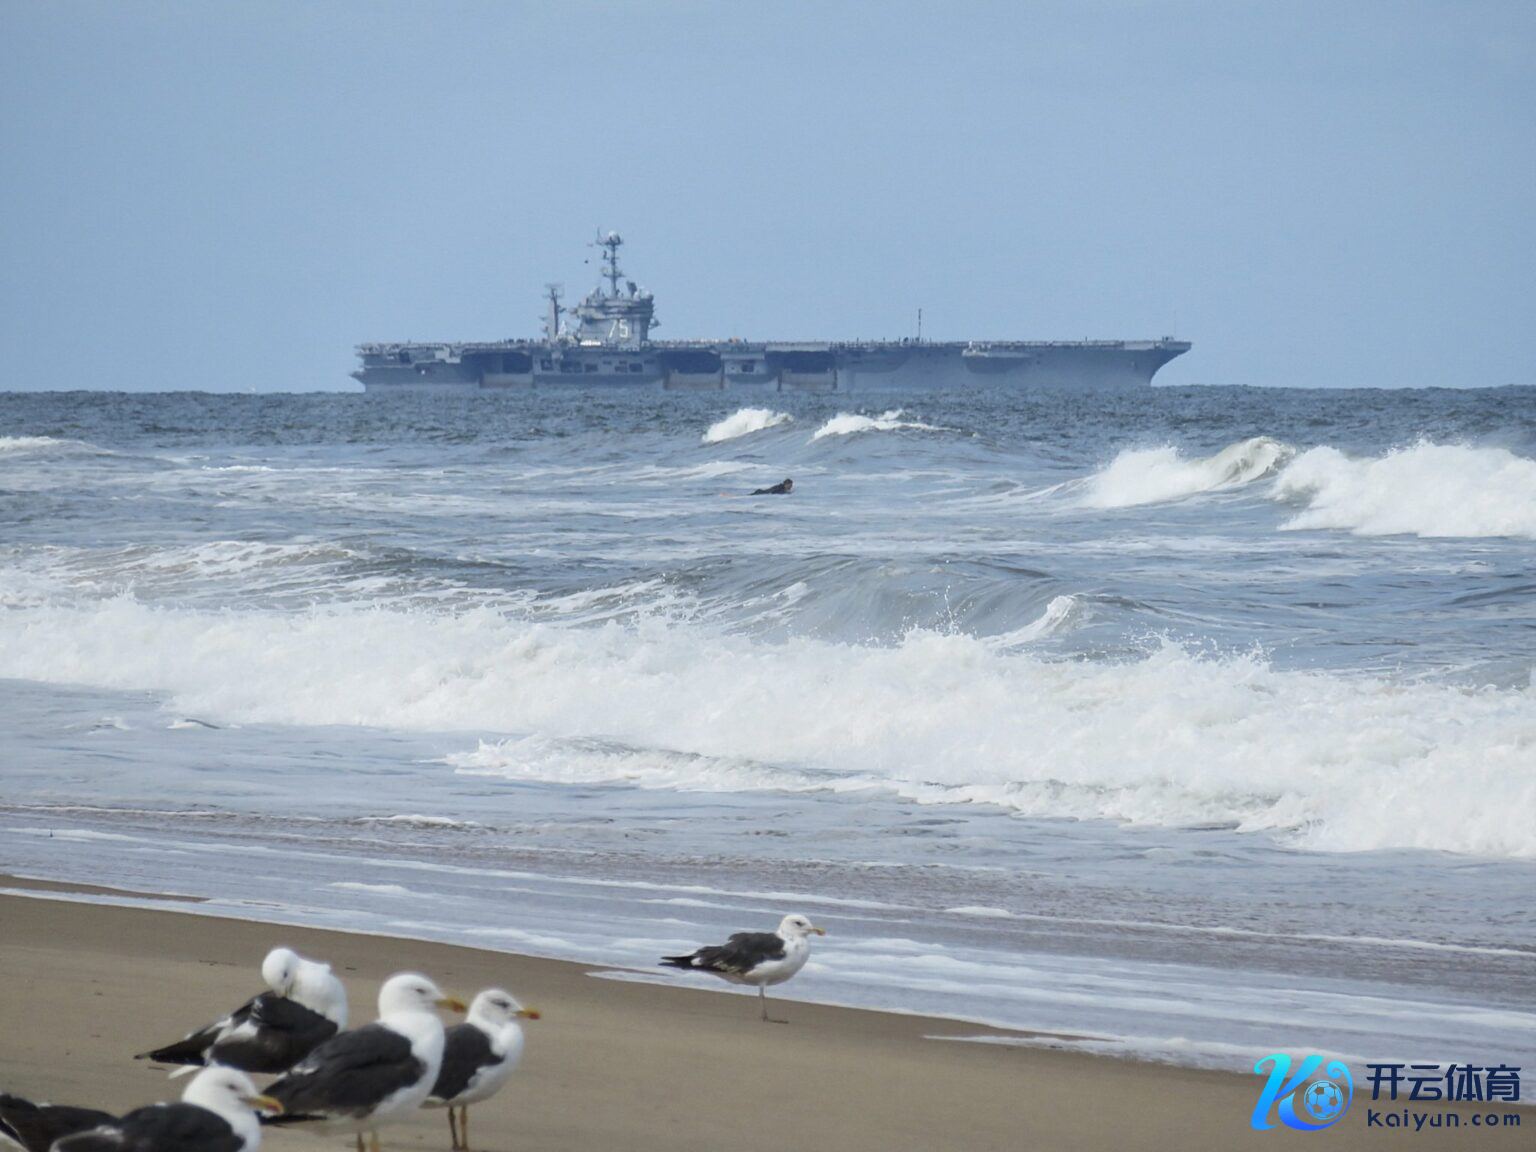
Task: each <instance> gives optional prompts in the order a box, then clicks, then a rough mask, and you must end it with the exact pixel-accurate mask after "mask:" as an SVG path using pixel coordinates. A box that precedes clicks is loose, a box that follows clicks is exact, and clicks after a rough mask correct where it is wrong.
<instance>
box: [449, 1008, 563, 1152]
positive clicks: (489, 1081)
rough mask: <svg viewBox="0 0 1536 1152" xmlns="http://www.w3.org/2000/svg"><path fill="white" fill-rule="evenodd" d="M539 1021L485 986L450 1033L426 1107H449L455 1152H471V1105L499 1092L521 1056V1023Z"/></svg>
mask: <svg viewBox="0 0 1536 1152" xmlns="http://www.w3.org/2000/svg"><path fill="white" fill-rule="evenodd" d="M538 1018H539V1014H538V1013H537V1012H536V1011H534V1010H533V1009H532V1008H524V1007H523V1006H522V1005H521V1004H519V1003H518V1002H517V998H516V997H514V996H513V995H512V994H511V993H510V992H504V991H503V990H502V989H500V988H487V989H486V990H485V991H484V992H481V993H480V994H479V995H478V996H476V997H475V1001H474V1003H473V1004H471V1005H470V1006H469V1018H468V1019H467V1020H466V1021H465V1022H464V1023H462V1024H455V1025H454V1026H453V1027H452V1028H449V1029H448V1031H447V1034H446V1042H445V1044H444V1047H443V1067H442V1070H441V1071H440V1072H438V1074H437V1083H436V1084H435V1085H433V1088H432V1094H431V1095H430V1096H428V1097H427V1107H428V1108H441V1107H444V1106H446V1107H447V1109H448V1133H449V1136H450V1137H451V1139H452V1140H453V1147H454V1152H467V1150H468V1148H469V1106H470V1105H471V1104H477V1103H479V1102H480V1101H481V1100H485V1099H487V1098H489V1097H490V1096H493V1095H495V1094H496V1093H497V1092H499V1091H500V1090H501V1087H502V1085H504V1084H505V1083H506V1082H507V1081H508V1080H509V1079H511V1076H512V1073H513V1071H514V1070H515V1069H516V1068H517V1065H518V1062H519V1061H520V1060H521V1059H522V1058H523V1029H522V1026H521V1025H520V1024H518V1021H519V1020H537V1019H538ZM455 1113H457V1120H455Z"/></svg>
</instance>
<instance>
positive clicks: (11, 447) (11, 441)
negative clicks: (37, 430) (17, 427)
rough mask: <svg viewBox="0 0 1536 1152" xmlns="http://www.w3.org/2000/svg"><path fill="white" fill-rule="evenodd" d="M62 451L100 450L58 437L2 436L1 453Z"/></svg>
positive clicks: (90, 445) (81, 441)
mask: <svg viewBox="0 0 1536 1152" xmlns="http://www.w3.org/2000/svg"><path fill="white" fill-rule="evenodd" d="M60 449H63V450H66V451H70V452H78V451H80V450H81V449H84V450H86V451H88V452H99V451H100V449H99V448H97V447H95V446H94V445H92V444H87V443H86V442H85V441H84V440H61V439H59V438H58V437H56V436H0V453H16V454H21V453H24V452H53V451H58V450H60Z"/></svg>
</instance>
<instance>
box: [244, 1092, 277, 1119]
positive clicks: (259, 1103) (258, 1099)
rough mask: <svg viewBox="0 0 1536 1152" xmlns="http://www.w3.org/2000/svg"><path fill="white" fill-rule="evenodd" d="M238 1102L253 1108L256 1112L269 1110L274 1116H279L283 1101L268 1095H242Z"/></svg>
mask: <svg viewBox="0 0 1536 1152" xmlns="http://www.w3.org/2000/svg"><path fill="white" fill-rule="evenodd" d="M240 1103H242V1104H244V1105H246V1106H247V1107H249V1108H254V1109H255V1110H256V1111H258V1112H270V1113H272V1115H274V1116H281V1115H282V1114H283V1102H282V1101H281V1100H274V1099H273V1098H272V1097H270V1096H242V1097H240Z"/></svg>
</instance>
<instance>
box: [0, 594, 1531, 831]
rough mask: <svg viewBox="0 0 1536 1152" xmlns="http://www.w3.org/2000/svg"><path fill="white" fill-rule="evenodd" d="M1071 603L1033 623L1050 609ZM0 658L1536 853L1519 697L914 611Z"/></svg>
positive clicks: (582, 765) (437, 726)
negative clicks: (1002, 631) (981, 624)
mask: <svg viewBox="0 0 1536 1152" xmlns="http://www.w3.org/2000/svg"><path fill="white" fill-rule="evenodd" d="M1065 601H1070V598H1066V597H1064V598H1060V599H1059V600H1058V601H1055V602H1053V603H1052V605H1051V607H1049V608H1048V609H1047V610H1046V612H1045V614H1044V616H1043V617H1042V619H1041V620H1039V621H1037V622H1036V623H1035V625H1031V628H1032V629H1034V630H1035V631H1036V632H1037V633H1038V634H1045V633H1046V632H1047V631H1049V630H1050V629H1052V628H1056V627H1061V626H1062V622H1063V621H1067V620H1070V618H1071V615H1072V612H1073V610H1074V609H1073V607H1072V605H1071V604H1070V603H1068V602H1065ZM1014 639H1015V641H1018V640H1023V639H1027V638H1025V637H1015V638H1014ZM0 676H9V677H20V678H27V679H33V680H41V681H47V682H53V683H81V684H88V685H92V686H98V687H106V688H115V689H129V690H136V691H144V690H152V691H157V692H160V693H164V694H165V695H166V696H167V708H168V710H171V711H172V712H173V714H175V715H181V716H187V715H194V716H199V717H206V718H207V722H209V723H217V724H231V723H235V724H254V723H266V724H288V725H356V726H374V727H378V728H384V729H393V730H414V731H420V732H435V733H476V734H485V735H484V736H483V737H482V740H483V742H481V743H479V744H478V745H476V744H475V737H472V736H452V735H447V736H442V737H441V739H442V740H443V741H445V742H446V747H445V749H444V751H445V754H447V755H449V756H451V757H452V762H453V764H454V765H455V766H456V767H458V768H459V769H461V770H464V771H472V772H475V773H478V774H482V775H484V774H489V775H500V776H506V777H512V778H519V779H535V780H559V781H570V780H583V781H591V780H611V781H617V782H625V783H629V784H631V785H638V786H644V787H656V788H668V789H680V790H707V791H722V790H724V791H730V790H753V789H775V790H794V791H819V790H828V789H835V790H852V789H870V790H878V791H881V792H885V793H889V794H895V795H898V796H901V797H904V798H906V799H909V800H911V801H915V802H918V803H924V804H940V805H942V804H952V803H987V804H996V805H1001V806H1003V807H1005V808H1008V809H1011V810H1013V811H1016V812H1019V813H1024V814H1029V815H1033V816H1048V817H1057V818H1076V819H1109V820H1117V821H1126V822H1131V823H1141V824H1152V825H1165V826H1188V825H1208V824H1213V823H1215V824H1225V825H1230V826H1232V827H1235V828H1238V829H1240V830H1243V831H1251V832H1266V833H1270V834H1274V835H1277V836H1279V837H1280V838H1282V839H1283V840H1285V841H1286V842H1289V843H1294V844H1297V845H1301V846H1305V847H1310V848H1315V849H1323V850H1364V849H1377V848H1389V847H1416V848H1429V849H1441V850H1447V851H1454V852H1467V853H1478V854H1485V855H1493V856H1518V857H1536V791H1533V790H1532V788H1531V786H1530V755H1531V749H1532V748H1533V747H1536V689H1533V688H1531V687H1528V686H1527V687H1522V688H1484V689H1478V690H1470V689H1463V688H1459V687H1454V686H1450V685H1445V684H1433V683H1418V682H1399V681H1392V680H1388V679H1383V678H1373V677H1364V676H1349V675H1339V674H1327V673H1321V672H1293V671H1282V670H1276V669H1274V668H1273V667H1271V666H1270V664H1269V663H1268V661H1267V660H1266V659H1264V658H1263V657H1261V656H1259V655H1255V654H1242V655H1223V656H1210V655H1202V654H1200V653H1197V652H1193V651H1190V650H1188V649H1186V648H1183V647H1181V646H1179V645H1176V644H1172V643H1163V644H1162V645H1160V646H1158V647H1156V648H1154V649H1152V650H1149V651H1148V652H1147V653H1146V654H1145V655H1143V656H1142V657H1140V658H1138V659H1134V660H1127V661H1122V662H1115V663H1111V662H1102V661H1089V660H1080V661H1064V660H1054V661H1052V660H1044V659H1041V658H1039V657H1037V656H1034V655H1031V654H1030V653H1029V652H1028V651H1027V650H1010V649H1009V648H1007V647H1005V646H999V645H998V644H997V643H996V642H995V641H994V642H988V641H986V640H980V639H977V638H975V637H971V636H966V635H952V634H940V633H936V632H931V631H922V630H917V631H913V632H910V633H909V634H907V636H906V637H905V638H904V639H903V640H902V641H901V642H900V643H897V644H894V645H891V646H873V645H860V644H837V643H830V642H827V641H822V640H812V639H797V640H791V641H788V642H784V643H766V642H762V641H755V640H752V639H750V638H748V637H743V636H739V635H731V634H728V633H725V632H723V631H721V630H719V629H715V628H711V627H709V626H707V625H703V624H698V623H679V622H673V621H668V620H665V619H662V618H649V619H642V620H641V621H640V622H639V623H637V624H634V625H632V626H619V625H615V624H609V625H605V626H599V627H589V628H570V627H563V626H560V625H557V624H549V623H539V622H530V621H525V620H516V619H510V618H508V617H507V616H506V615H504V614H502V613H499V612H496V611H493V610H490V609H475V610H470V611H458V612H449V611H427V610H405V609H400V608H382V607H358V608H341V607H334V606H316V607H312V608H308V609H305V610H301V611H293V612H275V611H263V610H231V609H224V610H220V611H201V610H193V609H188V608H174V609H170V608H156V607H152V606H149V605H146V604H144V603H141V602H139V601H137V600H135V599H132V598H130V597H126V596H122V597H118V598H115V599H112V600H108V601H102V602H97V603H92V604H82V605H75V606H65V605H59V604H54V605H45V606H18V607H14V608H12V609H10V610H8V611H7V612H5V613H3V614H0ZM434 739H437V738H436V737H434ZM466 746H467V747H468V749H469V750H465V749H466Z"/></svg>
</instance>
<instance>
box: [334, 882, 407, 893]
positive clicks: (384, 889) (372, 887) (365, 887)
mask: <svg viewBox="0 0 1536 1152" xmlns="http://www.w3.org/2000/svg"><path fill="white" fill-rule="evenodd" d="M326 887H327V888H341V889H345V890H350V891H354V892H371V893H373V894H374V895H376V896H415V895H416V893H415V892H412V891H411V890H410V889H409V888H406V887H403V886H402V885H399V884H363V883H361V882H359V881H355V880H335V881H332V882H331V883H330V884H327V885H326Z"/></svg>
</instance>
